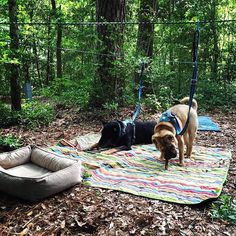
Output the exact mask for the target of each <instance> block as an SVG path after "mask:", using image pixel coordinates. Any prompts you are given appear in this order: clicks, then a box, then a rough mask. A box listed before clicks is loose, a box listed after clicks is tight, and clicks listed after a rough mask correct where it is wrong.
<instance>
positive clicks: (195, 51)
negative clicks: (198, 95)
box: [179, 21, 200, 135]
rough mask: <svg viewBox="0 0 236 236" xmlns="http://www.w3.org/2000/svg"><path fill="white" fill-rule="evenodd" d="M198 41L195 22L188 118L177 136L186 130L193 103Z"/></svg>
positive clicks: (198, 29) (197, 29) (198, 25)
mask: <svg viewBox="0 0 236 236" xmlns="http://www.w3.org/2000/svg"><path fill="white" fill-rule="evenodd" d="M199 41H200V22H199V21H198V22H197V26H196V31H195V33H194V38H193V74H192V79H191V83H190V92H189V110H188V118H187V121H186V123H185V125H184V127H183V129H182V130H181V132H180V133H179V135H183V134H184V133H185V131H186V130H187V128H188V124H189V119H190V110H191V107H192V103H193V96H194V93H195V90H196V84H197V76H198V46H199Z"/></svg>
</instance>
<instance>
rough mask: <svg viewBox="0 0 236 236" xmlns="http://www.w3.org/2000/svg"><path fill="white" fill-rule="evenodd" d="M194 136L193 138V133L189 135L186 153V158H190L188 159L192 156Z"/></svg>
mask: <svg viewBox="0 0 236 236" xmlns="http://www.w3.org/2000/svg"><path fill="white" fill-rule="evenodd" d="M194 138H195V135H189V140H188V144H187V152H186V155H187V158H190V159H191V156H192V150H193V141H194Z"/></svg>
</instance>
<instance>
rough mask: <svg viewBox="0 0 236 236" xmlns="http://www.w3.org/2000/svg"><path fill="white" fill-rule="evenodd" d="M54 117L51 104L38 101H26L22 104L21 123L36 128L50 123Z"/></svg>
mask: <svg viewBox="0 0 236 236" xmlns="http://www.w3.org/2000/svg"><path fill="white" fill-rule="evenodd" d="M53 117H54V110H53V108H52V107H51V106H50V105H49V104H44V103H40V102H37V101H33V102H26V103H24V104H23V105H22V111H21V115H20V123H22V124H25V125H27V126H29V127H30V128H35V127H37V126H39V125H48V124H49V123H50V122H52V120H53Z"/></svg>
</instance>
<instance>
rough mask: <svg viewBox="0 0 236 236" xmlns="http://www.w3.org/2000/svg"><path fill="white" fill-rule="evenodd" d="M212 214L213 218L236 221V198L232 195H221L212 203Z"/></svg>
mask: <svg viewBox="0 0 236 236" xmlns="http://www.w3.org/2000/svg"><path fill="white" fill-rule="evenodd" d="M210 214H211V217H212V218H213V219H223V220H227V221H230V222H233V223H236V199H234V198H233V197H232V196H230V195H221V196H220V197H219V199H218V200H217V201H216V202H215V203H213V204H212V208H211V211H210Z"/></svg>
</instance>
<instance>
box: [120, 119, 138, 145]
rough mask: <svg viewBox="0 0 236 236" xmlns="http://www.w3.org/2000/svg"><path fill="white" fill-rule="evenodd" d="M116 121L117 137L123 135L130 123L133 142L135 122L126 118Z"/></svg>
mask: <svg viewBox="0 0 236 236" xmlns="http://www.w3.org/2000/svg"><path fill="white" fill-rule="evenodd" d="M117 123H118V125H119V138H120V137H122V136H123V135H125V133H126V127H127V125H128V124H131V126H132V128H133V137H132V142H134V140H135V124H134V122H133V121H132V120H129V119H126V120H124V121H117Z"/></svg>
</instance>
